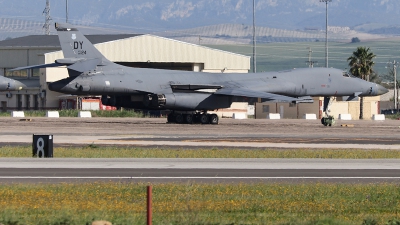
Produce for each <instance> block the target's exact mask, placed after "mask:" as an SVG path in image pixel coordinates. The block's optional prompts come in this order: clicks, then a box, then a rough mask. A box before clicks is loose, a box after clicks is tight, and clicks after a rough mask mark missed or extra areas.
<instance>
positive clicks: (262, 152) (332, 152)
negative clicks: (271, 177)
mask: <svg viewBox="0 0 400 225" xmlns="http://www.w3.org/2000/svg"><path fill="white" fill-rule="evenodd" d="M0 157H32V147H31V146H4V147H1V148H0ZM54 157H55V158H314V159H316V158H318V159H319V158H321V159H400V151H397V150H377V149H371V150H365V149H286V150H283V149H227V148H221V149H218V148H209V149H190V148H176V149H174V148H162V147H161V148H140V147H120V146H117V147H116V146H110V147H104V146H97V145H95V144H91V145H88V146H84V147H56V148H54Z"/></svg>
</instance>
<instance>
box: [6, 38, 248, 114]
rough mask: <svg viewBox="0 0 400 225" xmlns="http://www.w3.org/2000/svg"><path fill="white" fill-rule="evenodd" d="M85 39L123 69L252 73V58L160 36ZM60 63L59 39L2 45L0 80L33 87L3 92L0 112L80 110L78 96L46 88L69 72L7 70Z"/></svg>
mask: <svg viewBox="0 0 400 225" xmlns="http://www.w3.org/2000/svg"><path fill="white" fill-rule="evenodd" d="M86 37H87V38H88V39H89V41H91V42H92V43H93V44H95V46H96V48H98V49H99V51H100V52H101V53H102V54H104V56H105V57H106V58H108V59H109V60H111V61H113V62H116V63H118V64H121V65H125V66H131V67H140V68H154V69H173V70H186V71H196V72H210V73H224V72H229V73H248V71H249V70H250V57H249V56H244V55H240V54H234V53H231V52H226V51H221V50H216V49H212V48H208V47H205V46H200V45H195V44H190V43H185V42H181V41H176V40H173V39H168V38H163V37H159V36H154V35H134V34H123V35H87V36H86ZM61 58H64V57H63V53H62V51H61V47H60V43H59V40H58V36H56V35H32V36H26V37H21V38H15V39H10V40H5V41H0V76H6V77H10V78H12V79H16V80H23V81H24V83H26V84H28V85H29V88H27V89H23V90H20V91H10V92H3V93H0V102H1V106H0V109H1V110H2V111H7V110H48V109H59V108H60V105H62V104H60V102H61V101H67V102H68V101H70V100H73V101H75V105H77V103H78V102H79V101H80V100H82V99H80V97H76V96H65V95H63V94H61V93H57V92H52V91H50V90H48V87H47V83H48V82H54V81H57V80H60V79H64V78H66V77H68V73H67V69H66V68H65V67H64V68H61V67H53V68H43V69H30V70H22V71H14V72H12V71H9V70H10V69H12V68H15V67H24V66H31V65H39V64H48V63H54V61H55V60H56V59H61ZM244 76H245V75H244ZM74 99H75V100H74ZM77 101H78V102H77ZM68 104H69V103H68ZM68 104H67V105H68ZM71 105H73V104H71Z"/></svg>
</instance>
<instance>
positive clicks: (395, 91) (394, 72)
mask: <svg viewBox="0 0 400 225" xmlns="http://www.w3.org/2000/svg"><path fill="white" fill-rule="evenodd" d="M388 64H392V65H393V75H394V109H396V111H397V110H398V109H399V107H398V105H397V99H398V98H399V96H397V66H398V65H399V62H396V60H393V62H388Z"/></svg>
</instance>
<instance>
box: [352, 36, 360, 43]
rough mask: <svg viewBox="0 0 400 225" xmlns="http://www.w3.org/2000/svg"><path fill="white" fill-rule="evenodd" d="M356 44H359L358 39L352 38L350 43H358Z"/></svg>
mask: <svg viewBox="0 0 400 225" xmlns="http://www.w3.org/2000/svg"><path fill="white" fill-rule="evenodd" d="M358 42H360V39H359V38H358V37H353V38H352V39H351V43H358Z"/></svg>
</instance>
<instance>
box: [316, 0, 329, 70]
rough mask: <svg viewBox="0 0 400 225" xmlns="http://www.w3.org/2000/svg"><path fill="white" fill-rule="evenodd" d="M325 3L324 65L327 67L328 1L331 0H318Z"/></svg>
mask: <svg viewBox="0 0 400 225" xmlns="http://www.w3.org/2000/svg"><path fill="white" fill-rule="evenodd" d="M319 2H325V3H326V25H325V32H326V33H325V67H326V68H328V2H332V0H319Z"/></svg>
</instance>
